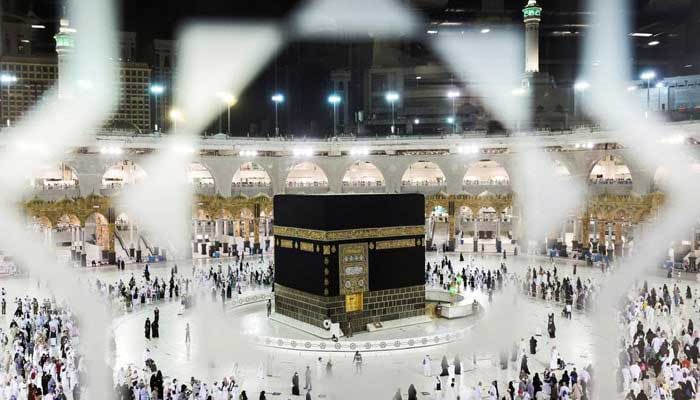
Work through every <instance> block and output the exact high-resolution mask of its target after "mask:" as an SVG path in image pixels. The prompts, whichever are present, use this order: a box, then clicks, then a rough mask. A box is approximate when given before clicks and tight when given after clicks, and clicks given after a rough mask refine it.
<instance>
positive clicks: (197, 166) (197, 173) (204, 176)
mask: <svg viewBox="0 0 700 400" xmlns="http://www.w3.org/2000/svg"><path fill="white" fill-rule="evenodd" d="M187 183H189V184H191V185H194V186H195V187H196V188H205V187H216V180H215V179H214V176H213V175H212V173H211V170H209V168H208V167H207V166H206V165H204V164H203V163H201V162H199V161H193V162H191V163H190V165H189V166H188V167H187Z"/></svg>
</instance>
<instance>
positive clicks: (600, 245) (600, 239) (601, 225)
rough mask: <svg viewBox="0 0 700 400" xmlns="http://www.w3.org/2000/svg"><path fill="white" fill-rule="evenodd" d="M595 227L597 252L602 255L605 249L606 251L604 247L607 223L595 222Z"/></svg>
mask: <svg viewBox="0 0 700 400" xmlns="http://www.w3.org/2000/svg"><path fill="white" fill-rule="evenodd" d="M596 225H597V227H598V251H599V252H601V253H602V252H603V251H605V249H607V246H606V245H605V242H606V238H605V226H606V225H607V223H606V222H605V221H597V224H596ZM601 250H602V251H601Z"/></svg>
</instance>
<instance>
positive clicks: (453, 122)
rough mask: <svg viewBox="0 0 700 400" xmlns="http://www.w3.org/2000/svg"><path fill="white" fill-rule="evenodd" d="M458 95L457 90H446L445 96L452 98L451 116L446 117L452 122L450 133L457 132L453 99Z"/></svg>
mask: <svg viewBox="0 0 700 400" xmlns="http://www.w3.org/2000/svg"><path fill="white" fill-rule="evenodd" d="M457 97H459V92H458V91H456V90H450V91H448V92H447V98H448V99H450V100H452V117H450V118H448V119H447V121H448V122H449V123H451V124H452V133H457V118H456V114H457V111H456V106H455V100H456V99H457Z"/></svg>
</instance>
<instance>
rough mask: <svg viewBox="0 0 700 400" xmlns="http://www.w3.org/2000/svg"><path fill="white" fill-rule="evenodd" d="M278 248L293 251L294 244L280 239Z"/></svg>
mask: <svg viewBox="0 0 700 400" xmlns="http://www.w3.org/2000/svg"><path fill="white" fill-rule="evenodd" d="M280 247H284V248H285V249H293V248H294V242H292V241H291V240H289V239H281V240H280Z"/></svg>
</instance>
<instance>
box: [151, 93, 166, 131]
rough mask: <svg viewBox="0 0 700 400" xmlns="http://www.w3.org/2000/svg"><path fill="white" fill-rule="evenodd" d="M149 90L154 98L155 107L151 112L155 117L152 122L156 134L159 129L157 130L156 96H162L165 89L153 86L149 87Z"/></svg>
mask: <svg viewBox="0 0 700 400" xmlns="http://www.w3.org/2000/svg"><path fill="white" fill-rule="evenodd" d="M150 90H151V93H152V94H153V96H154V97H155V107H154V110H153V111H154V114H155V116H154V118H153V121H154V125H155V130H156V132H158V131H159V129H158V128H159V127H158V96H159V95H161V94H163V92H164V91H165V87H163V85H158V84H155V85H151V89H150Z"/></svg>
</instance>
